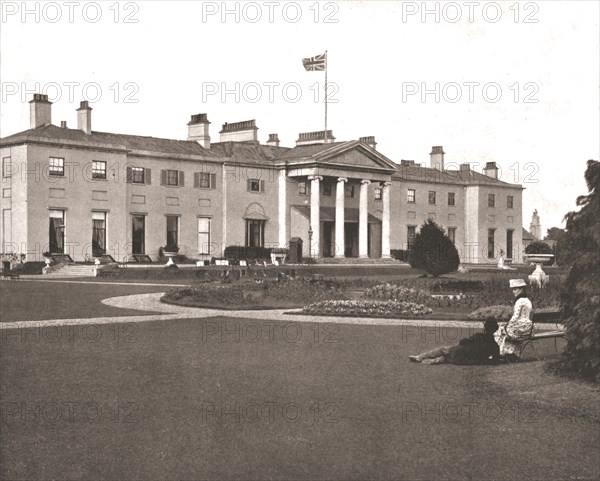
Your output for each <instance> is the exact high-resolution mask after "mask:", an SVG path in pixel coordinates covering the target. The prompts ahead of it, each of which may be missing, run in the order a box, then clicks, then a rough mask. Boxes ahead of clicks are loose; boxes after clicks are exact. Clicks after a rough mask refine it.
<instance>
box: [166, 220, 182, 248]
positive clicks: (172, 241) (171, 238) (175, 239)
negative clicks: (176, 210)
mask: <svg viewBox="0 0 600 481" xmlns="http://www.w3.org/2000/svg"><path fill="white" fill-rule="evenodd" d="M166 245H168V246H177V245H179V217H178V216H176V215H168V216H167V244H166Z"/></svg>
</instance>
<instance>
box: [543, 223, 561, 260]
mask: <svg viewBox="0 0 600 481" xmlns="http://www.w3.org/2000/svg"><path fill="white" fill-rule="evenodd" d="M566 236H567V231H566V230H564V229H561V228H560V227H550V229H548V230H547V231H546V237H544V240H545V241H554V245H553V246H552V250H553V252H552V253H553V254H554V262H555V263H556V264H560V265H563V256H562V252H563V248H564V243H565V240H566Z"/></svg>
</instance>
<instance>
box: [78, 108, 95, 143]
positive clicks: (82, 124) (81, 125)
mask: <svg viewBox="0 0 600 481" xmlns="http://www.w3.org/2000/svg"><path fill="white" fill-rule="evenodd" d="M77 128H78V129H79V130H83V131H84V132H85V133H86V134H88V135H89V134H91V133H92V108H91V107H90V106H89V104H88V101H87V100H82V101H81V102H80V103H79V108H78V109H77Z"/></svg>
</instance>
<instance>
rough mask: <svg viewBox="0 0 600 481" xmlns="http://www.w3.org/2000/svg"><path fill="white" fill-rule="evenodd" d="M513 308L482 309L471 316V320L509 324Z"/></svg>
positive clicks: (498, 306)
mask: <svg viewBox="0 0 600 481" xmlns="http://www.w3.org/2000/svg"><path fill="white" fill-rule="evenodd" d="M513 310H514V308H513V306H505V305H496V306H488V307H480V308H479V309H476V310H474V311H473V312H472V313H471V314H469V319H494V320H495V321H496V322H508V321H509V320H510V318H511V317H512V315H513Z"/></svg>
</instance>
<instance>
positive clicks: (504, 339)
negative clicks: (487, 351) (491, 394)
mask: <svg viewBox="0 0 600 481" xmlns="http://www.w3.org/2000/svg"><path fill="white" fill-rule="evenodd" d="M509 285H510V288H511V289H512V291H513V295H514V296H515V298H516V301H515V309H514V311H513V316H512V318H511V319H510V321H508V323H507V324H505V325H503V326H500V328H499V329H498V330H497V331H496V332H495V333H494V339H495V340H496V343H497V344H498V347H499V348H500V356H504V357H505V358H506V359H508V360H516V359H518V358H517V356H516V355H515V349H516V348H517V347H518V346H519V344H520V343H521V342H523V341H525V340H527V338H528V337H529V335H530V334H531V326H532V322H531V320H530V319H529V316H530V315H531V309H532V306H531V301H530V300H529V298H528V297H527V290H526V287H527V284H526V283H525V281H524V280H523V279H511V280H510V284H509Z"/></svg>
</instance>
